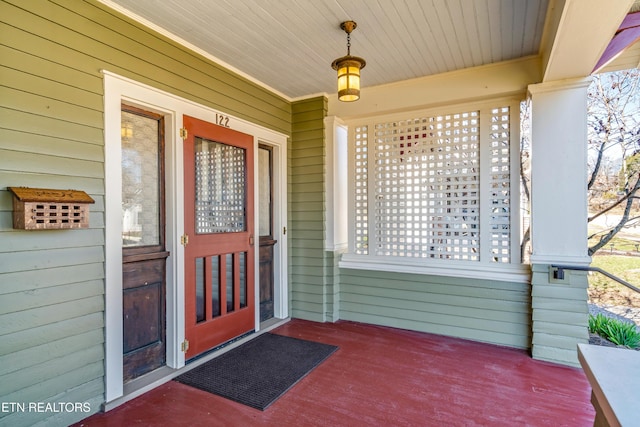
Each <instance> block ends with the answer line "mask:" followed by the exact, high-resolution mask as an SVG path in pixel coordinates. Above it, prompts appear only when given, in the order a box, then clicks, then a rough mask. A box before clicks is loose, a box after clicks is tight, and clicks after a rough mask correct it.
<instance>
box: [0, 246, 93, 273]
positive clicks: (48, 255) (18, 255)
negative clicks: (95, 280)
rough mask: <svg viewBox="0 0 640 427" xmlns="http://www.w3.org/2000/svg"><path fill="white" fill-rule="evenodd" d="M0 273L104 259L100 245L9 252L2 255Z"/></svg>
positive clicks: (89, 262) (80, 263) (87, 262)
mask: <svg viewBox="0 0 640 427" xmlns="http://www.w3.org/2000/svg"><path fill="white" fill-rule="evenodd" d="M2 258H3V261H6V262H3V264H1V265H0V273H11V272H16V271H30V270H33V269H34V268H35V269H48V268H53V267H64V266H72V265H82V264H92V263H96V262H102V261H104V250H103V248H102V247H101V246H89V247H71V248H62V249H50V250H40V251H31V252H9V253H4V254H3V255H2Z"/></svg>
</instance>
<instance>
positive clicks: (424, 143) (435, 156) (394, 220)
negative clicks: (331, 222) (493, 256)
mask: <svg viewBox="0 0 640 427" xmlns="http://www.w3.org/2000/svg"><path fill="white" fill-rule="evenodd" d="M479 123H480V113H479V111H469V112H463V113H456V114H448V115H438V116H432V117H422V118H416V119H408V120H399V121H392V122H384V123H377V124H375V126H374V147H375V151H374V153H375V154H374V158H375V162H374V163H375V166H374V169H375V171H374V173H375V184H374V191H373V194H374V198H375V203H374V206H375V207H374V221H375V232H376V237H375V239H376V250H375V254H376V255H383V256H400V257H419V258H435V259H456V260H468V261H478V260H479V259H480V251H479V246H480V240H479V239H480V235H479V222H480V218H479V185H480V183H479V181H480V176H479V157H480V156H479V155H480V125H479Z"/></svg>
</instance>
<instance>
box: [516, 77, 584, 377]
mask: <svg viewBox="0 0 640 427" xmlns="http://www.w3.org/2000/svg"><path fill="white" fill-rule="evenodd" d="M589 83H590V80H589V79H579V80H563V81H557V82H550V83H541V84H536V85H532V86H529V93H530V94H531V98H532V113H531V117H532V126H531V243H532V247H533V253H532V255H531V264H532V270H533V271H532V301H531V304H532V335H533V336H532V354H533V357H534V358H537V359H544V360H550V361H554V362H558V363H565V364H569V365H574V366H579V365H578V358H577V343H580V342H586V340H587V339H588V333H587V316H588V306H587V286H588V282H587V276H586V274H585V273H584V272H574V271H570V270H565V274H564V278H560V277H554V275H553V272H552V269H551V268H550V266H551V265H553V264H562V265H573V266H585V265H589V263H590V262H591V257H590V256H589V255H588V252H587V217H588V211H587V88H588V86H589Z"/></svg>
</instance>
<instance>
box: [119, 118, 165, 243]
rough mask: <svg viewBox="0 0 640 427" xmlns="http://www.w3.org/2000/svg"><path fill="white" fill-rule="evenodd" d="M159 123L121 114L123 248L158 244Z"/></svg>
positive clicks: (151, 119)
mask: <svg viewBox="0 0 640 427" xmlns="http://www.w3.org/2000/svg"><path fill="white" fill-rule="evenodd" d="M158 131H159V125H158V120H156V119H153V118H149V117H144V116H140V115H138V114H133V113H130V112H127V111H122V132H121V135H122V246H123V247H136V246H151V245H159V244H160V188H159V185H160V184H159V182H160V181H159V178H158V177H159V173H160V165H159V160H158V159H159V149H158V147H159V141H158V135H159V133H158Z"/></svg>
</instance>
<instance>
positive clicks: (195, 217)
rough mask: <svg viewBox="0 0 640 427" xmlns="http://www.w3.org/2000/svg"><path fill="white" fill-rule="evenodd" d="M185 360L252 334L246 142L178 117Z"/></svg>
mask: <svg viewBox="0 0 640 427" xmlns="http://www.w3.org/2000/svg"><path fill="white" fill-rule="evenodd" d="M184 127H185V128H186V129H187V138H186V140H185V141H184V171H185V172H184V197H185V234H186V235H187V236H188V241H187V244H186V246H185V304H186V307H185V313H186V319H185V329H186V330H185V333H186V339H187V341H189V348H188V350H187V353H186V357H187V359H189V358H191V357H193V356H196V355H198V354H200V353H202V352H205V351H207V350H210V349H212V348H214V347H216V346H218V345H220V344H223V343H224V342H226V341H229V340H231V339H233V338H235V337H237V336H239V335H242V334H244V333H246V332H249V331H252V330H253V329H254V326H255V309H254V248H253V245H254V215H253V137H252V136H250V135H246V134H243V133H241V132H237V131H234V130H231V129H228V128H225V127H221V126H217V125H215V124H213V123H209V122H205V121H202V120H199V119H195V118H193V117H189V116H184Z"/></svg>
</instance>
